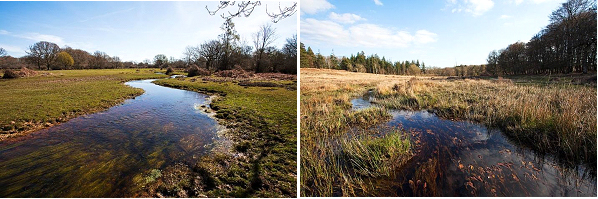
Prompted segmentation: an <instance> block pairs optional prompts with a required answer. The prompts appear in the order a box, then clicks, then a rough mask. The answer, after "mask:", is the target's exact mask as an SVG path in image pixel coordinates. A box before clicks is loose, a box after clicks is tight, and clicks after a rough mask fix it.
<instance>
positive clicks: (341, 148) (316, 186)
mask: <svg viewBox="0 0 598 199" xmlns="http://www.w3.org/2000/svg"><path fill="white" fill-rule="evenodd" d="M386 78H393V79H394V78H396V80H400V79H406V78H409V77H398V76H386V75H380V76H377V75H374V76H372V75H371V74H362V73H351V72H346V71H336V70H320V69H301V127H300V128H301V195H302V196H356V195H369V194H371V193H374V192H375V187H374V186H373V185H372V184H371V183H370V182H369V180H370V179H371V178H373V177H380V176H384V175H389V174H390V173H391V171H392V170H393V169H395V168H398V167H400V165H402V164H403V163H404V162H405V161H406V160H408V159H409V158H410V157H411V155H410V143H409V140H408V139H407V138H406V137H404V134H403V132H402V131H400V130H395V131H394V132H392V133H389V134H387V135H386V136H383V137H372V136H371V135H372V134H376V133H377V132H371V131H368V130H366V129H367V127H369V126H372V125H375V124H379V123H382V122H386V121H387V120H388V119H389V118H390V115H389V114H388V112H387V110H386V109H384V108H377V107H373V108H367V109H363V110H360V111H352V110H351V103H350V100H351V99H352V98H355V97H357V96H359V95H361V94H363V93H364V92H366V91H367V90H368V89H370V88H374V86H375V84H374V83H381V82H382V81H384V80H385V79H386ZM372 82H374V83H372ZM349 129H359V130H358V131H357V132H354V136H346V133H347V131H349ZM368 193H369V194H368Z"/></svg>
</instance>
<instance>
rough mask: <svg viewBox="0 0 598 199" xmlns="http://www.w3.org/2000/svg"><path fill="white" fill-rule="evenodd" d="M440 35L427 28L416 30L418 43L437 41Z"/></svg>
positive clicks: (416, 41)
mask: <svg viewBox="0 0 598 199" xmlns="http://www.w3.org/2000/svg"><path fill="white" fill-rule="evenodd" d="M437 37H438V35H437V34H436V33H433V32H430V31H427V30H418V31H417V32H415V39H414V42H415V43H418V44H427V43H432V42H435V41H437V40H438V39H437Z"/></svg>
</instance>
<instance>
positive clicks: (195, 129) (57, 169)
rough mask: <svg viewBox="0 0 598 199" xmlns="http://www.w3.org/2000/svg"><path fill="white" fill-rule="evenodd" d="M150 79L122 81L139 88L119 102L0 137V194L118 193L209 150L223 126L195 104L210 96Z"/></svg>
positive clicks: (46, 195) (203, 102)
mask: <svg viewBox="0 0 598 199" xmlns="http://www.w3.org/2000/svg"><path fill="white" fill-rule="evenodd" d="M151 81H152V80H140V81H131V82H127V83H125V84H126V85H129V86H132V87H136V88H142V89H143V90H145V93H144V94H142V95H141V96H138V97H136V98H135V99H129V100H126V101H125V102H124V103H123V104H122V105H119V106H115V107H112V108H110V109H108V110H106V111H104V112H100V113H95V114H90V115H86V116H81V117H78V118H74V119H72V120H69V121H68V122H65V123H63V124H60V125H57V126H54V127H50V128H48V129H44V130H40V131H37V132H34V133H32V134H30V135H28V136H25V137H21V138H19V139H15V140H12V141H7V142H3V143H0V197H122V196H126V194H127V193H128V192H129V191H130V190H131V188H132V187H134V183H133V181H134V180H133V178H134V177H135V176H137V178H139V176H141V175H140V174H142V173H144V172H147V171H148V170H150V169H154V168H164V167H165V166H167V165H170V164H172V163H175V162H192V161H196V160H197V159H198V158H200V157H201V156H202V155H204V154H205V153H207V152H208V151H209V149H210V148H211V147H212V146H213V144H214V143H215V141H216V140H217V139H219V137H218V135H217V132H218V130H219V129H220V128H221V127H220V126H218V124H217V122H216V121H215V120H214V119H213V118H211V117H209V116H208V115H207V114H206V113H204V112H202V111H201V110H198V109H196V108H195V107H197V106H201V105H207V104H209V98H208V96H207V95H203V94H199V93H196V92H190V91H185V90H179V89H172V88H167V87H162V86H158V85H155V84H153V83H151Z"/></svg>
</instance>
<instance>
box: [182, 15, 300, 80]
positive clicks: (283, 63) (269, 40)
mask: <svg viewBox="0 0 598 199" xmlns="http://www.w3.org/2000/svg"><path fill="white" fill-rule="evenodd" d="M221 30H222V31H223V32H222V34H220V35H219V36H218V38H217V39H213V40H209V41H206V42H204V43H202V44H200V45H197V46H187V47H186V48H185V52H184V55H185V58H183V60H184V61H185V63H188V64H193V65H196V66H198V67H200V68H205V69H207V70H209V71H219V70H231V69H243V70H246V71H255V72H257V73H264V72H280V73H287V74H296V73H297V35H293V36H292V37H290V38H287V39H286V43H285V44H284V45H283V47H282V48H281V49H277V48H276V47H274V46H272V44H273V43H274V41H275V40H276V39H277V35H276V29H275V28H273V27H272V26H271V25H270V24H264V25H262V26H260V28H259V30H258V31H257V32H256V33H254V34H253V36H252V43H253V46H251V45H249V44H247V42H245V41H240V37H239V35H238V34H237V32H236V30H235V24H234V23H233V22H232V20H231V19H230V18H229V19H226V20H225V22H224V23H223V24H222V27H221Z"/></svg>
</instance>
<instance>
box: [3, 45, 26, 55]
mask: <svg viewBox="0 0 598 199" xmlns="http://www.w3.org/2000/svg"><path fill="white" fill-rule="evenodd" d="M0 48H4V50H6V52H16V53H23V52H25V51H23V49H21V48H20V47H18V46H11V45H6V44H0Z"/></svg>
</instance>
